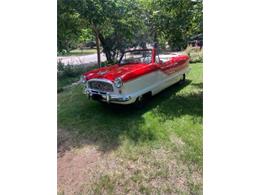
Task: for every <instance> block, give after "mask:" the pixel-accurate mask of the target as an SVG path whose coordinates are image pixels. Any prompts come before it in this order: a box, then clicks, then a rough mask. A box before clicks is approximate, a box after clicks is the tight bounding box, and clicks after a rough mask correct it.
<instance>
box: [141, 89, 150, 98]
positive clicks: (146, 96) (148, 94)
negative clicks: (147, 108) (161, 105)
mask: <svg viewBox="0 0 260 195" xmlns="http://www.w3.org/2000/svg"><path fill="white" fill-rule="evenodd" d="M142 96H143V97H144V98H149V97H152V92H151V91H149V92H147V93H145V94H143V95H142Z"/></svg>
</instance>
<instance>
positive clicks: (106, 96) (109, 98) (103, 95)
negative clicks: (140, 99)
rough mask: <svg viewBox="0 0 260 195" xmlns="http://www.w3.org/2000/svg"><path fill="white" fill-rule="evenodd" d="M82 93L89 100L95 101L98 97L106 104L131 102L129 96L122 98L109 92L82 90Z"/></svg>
mask: <svg viewBox="0 0 260 195" xmlns="http://www.w3.org/2000/svg"><path fill="white" fill-rule="evenodd" d="M83 93H84V94H86V95H87V96H88V97H89V98H91V99H96V98H95V97H98V99H100V100H101V101H104V102H107V103H110V102H111V103H120V102H121V103H127V102H128V101H130V100H131V96H124V95H113V94H110V93H109V92H101V91H97V90H93V89H88V88H85V89H84V90H83Z"/></svg>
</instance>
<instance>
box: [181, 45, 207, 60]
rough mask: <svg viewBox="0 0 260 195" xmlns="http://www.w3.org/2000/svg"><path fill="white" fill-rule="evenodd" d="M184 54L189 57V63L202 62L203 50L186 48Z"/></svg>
mask: <svg viewBox="0 0 260 195" xmlns="http://www.w3.org/2000/svg"><path fill="white" fill-rule="evenodd" d="M185 53H186V54H187V55H189V57H190V62H191V63H197V62H203V50H202V49H200V48H199V47H191V46H188V47H187V48H186V50H185Z"/></svg>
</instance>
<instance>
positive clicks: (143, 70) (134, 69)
mask: <svg viewBox="0 0 260 195" xmlns="http://www.w3.org/2000/svg"><path fill="white" fill-rule="evenodd" d="M157 68H158V66H157V65H155V64H142V63H138V64H136V63H135V64H127V65H119V64H116V65H113V66H107V67H102V68H99V69H95V70H92V71H89V72H87V73H85V74H84V76H86V80H89V79H94V78H98V79H108V80H110V81H114V80H115V79H116V78H117V77H121V79H122V80H123V81H128V80H131V79H134V78H136V77H138V76H141V75H143V74H147V73H149V72H152V71H154V70H155V69H157Z"/></svg>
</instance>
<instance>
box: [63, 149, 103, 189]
mask: <svg viewBox="0 0 260 195" xmlns="http://www.w3.org/2000/svg"><path fill="white" fill-rule="evenodd" d="M101 156H102V154H101V152H98V151H97V150H96V149H95V148H94V147H90V146H89V147H85V148H83V149H80V150H70V151H67V152H65V153H64V154H63V155H62V156H60V157H59V158H58V189H60V190H61V189H62V191H63V192H66V193H65V194H74V193H76V192H78V191H79V190H80V188H81V186H82V185H83V184H85V183H86V182H87V183H89V182H90V181H91V180H92V175H93V174H92V171H93V170H94V169H96V166H97V162H98V161H99V160H100V158H101Z"/></svg>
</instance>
